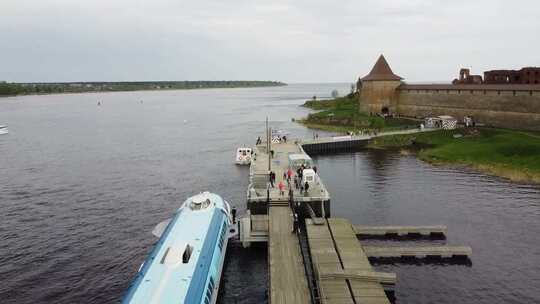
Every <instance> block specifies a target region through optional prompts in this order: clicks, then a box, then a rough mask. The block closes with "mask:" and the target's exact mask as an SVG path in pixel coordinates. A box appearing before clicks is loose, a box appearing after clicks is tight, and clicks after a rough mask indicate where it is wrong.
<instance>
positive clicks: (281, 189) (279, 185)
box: [278, 181, 285, 196]
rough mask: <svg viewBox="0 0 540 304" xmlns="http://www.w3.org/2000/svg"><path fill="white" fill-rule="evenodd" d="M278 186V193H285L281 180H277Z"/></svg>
mask: <svg viewBox="0 0 540 304" xmlns="http://www.w3.org/2000/svg"><path fill="white" fill-rule="evenodd" d="M278 188H279V194H280V195H281V196H283V195H285V184H284V183H283V181H280V182H279V184H278Z"/></svg>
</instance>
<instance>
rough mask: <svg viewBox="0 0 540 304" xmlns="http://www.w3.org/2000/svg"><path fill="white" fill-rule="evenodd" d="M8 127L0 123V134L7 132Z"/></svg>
mask: <svg viewBox="0 0 540 304" xmlns="http://www.w3.org/2000/svg"><path fill="white" fill-rule="evenodd" d="M8 133H9V132H8V128H7V126H4V125H0V135H2V134H8Z"/></svg>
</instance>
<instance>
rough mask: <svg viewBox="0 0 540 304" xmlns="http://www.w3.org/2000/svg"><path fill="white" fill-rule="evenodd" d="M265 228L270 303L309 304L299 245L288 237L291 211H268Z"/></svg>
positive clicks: (291, 219)
mask: <svg viewBox="0 0 540 304" xmlns="http://www.w3.org/2000/svg"><path fill="white" fill-rule="evenodd" d="M268 226H269V227H268V228H269V237H268V263H269V267H268V268H269V273H270V280H269V281H270V286H269V294H270V303H273V304H275V303H283V304H287V303H309V302H310V295H309V290H308V284H307V280H306V274H305V271H304V262H303V260H302V256H301V254H300V244H299V242H298V237H297V236H296V234H294V233H292V229H293V214H292V210H291V209H290V208H289V207H270V210H269V213H268Z"/></svg>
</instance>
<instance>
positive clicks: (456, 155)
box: [370, 128, 540, 183]
mask: <svg viewBox="0 0 540 304" xmlns="http://www.w3.org/2000/svg"><path fill="white" fill-rule="evenodd" d="M454 134H460V135H463V137H460V138H454ZM370 147H371V148H384V149H387V148H396V149H397V148H400V149H406V150H408V151H413V152H415V153H417V155H418V157H419V158H420V159H422V160H424V161H427V162H429V163H433V164H451V165H466V166H468V167H471V168H473V169H476V170H479V171H481V172H484V173H488V174H492V175H496V176H501V177H505V178H508V179H510V180H513V181H518V182H534V183H540V137H539V136H538V134H535V133H533V132H526V131H513V130H503V129H488V128H480V129H467V130H465V129H461V130H452V131H445V130H439V131H434V132H427V133H421V134H412V135H393V136H384V137H380V138H377V139H374V140H373V141H372V142H371V143H370Z"/></svg>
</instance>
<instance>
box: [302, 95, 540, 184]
mask: <svg viewBox="0 0 540 304" xmlns="http://www.w3.org/2000/svg"><path fill="white" fill-rule="evenodd" d="M341 100H343V98H342V99H341ZM341 100H340V99H334V100H331V101H330V102H328V103H327V104H325V103H324V101H322V102H319V101H316V102H309V103H305V104H303V105H302V106H303V107H306V108H310V109H312V110H314V112H313V113H311V114H309V115H308V116H307V117H305V118H302V119H295V122H297V123H299V124H301V125H303V126H304V127H306V128H308V129H315V130H324V131H330V132H336V133H343V134H345V133H347V132H348V131H357V130H359V129H368V130H369V129H370V128H369V127H364V128H358V127H354V126H351V125H342V124H339V123H336V121H332V120H331V119H320V118H319V119H313V118H314V117H317V116H314V115H313V114H315V115H319V116H320V115H321V114H317V113H332V111H335V110H336V109H338V110H339V107H340V105H339V103H340V102H342V103H345V102H347V103H351V102H352V100H351V99H349V100H345V101H341ZM348 110H349V112H351V110H355V108H350V109H348ZM347 115H348V116H346V117H351V114H350V113H347ZM310 119H311V121H310ZM400 127H401V128H407V127H408V126H407V125H402V126H400ZM385 129H386V130H388V128H387V127H386V125H385V126H384V127H383V128H380V129H379V130H380V131H382V132H384V131H385ZM429 133H431V134H421V133H418V134H403V135H387V136H382V137H378V138H374V139H372V140H371V141H370V142H369V144H368V145H367V149H371V150H378V149H382V150H396V151H397V152H399V153H401V154H403V155H411V154H412V155H414V156H415V157H417V158H418V159H420V160H421V161H424V162H426V163H428V164H431V165H434V166H450V167H462V168H463V167H464V168H467V169H469V170H473V171H476V172H479V173H482V174H487V175H491V176H496V177H500V178H504V179H507V180H509V181H511V182H516V183H527V184H535V185H538V184H540V134H539V133H537V132H535V131H526V130H510V129H495V128H485V127H481V128H458V129H455V130H442V129H441V130H437V131H434V132H429ZM454 135H456V136H459V137H454Z"/></svg>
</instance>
